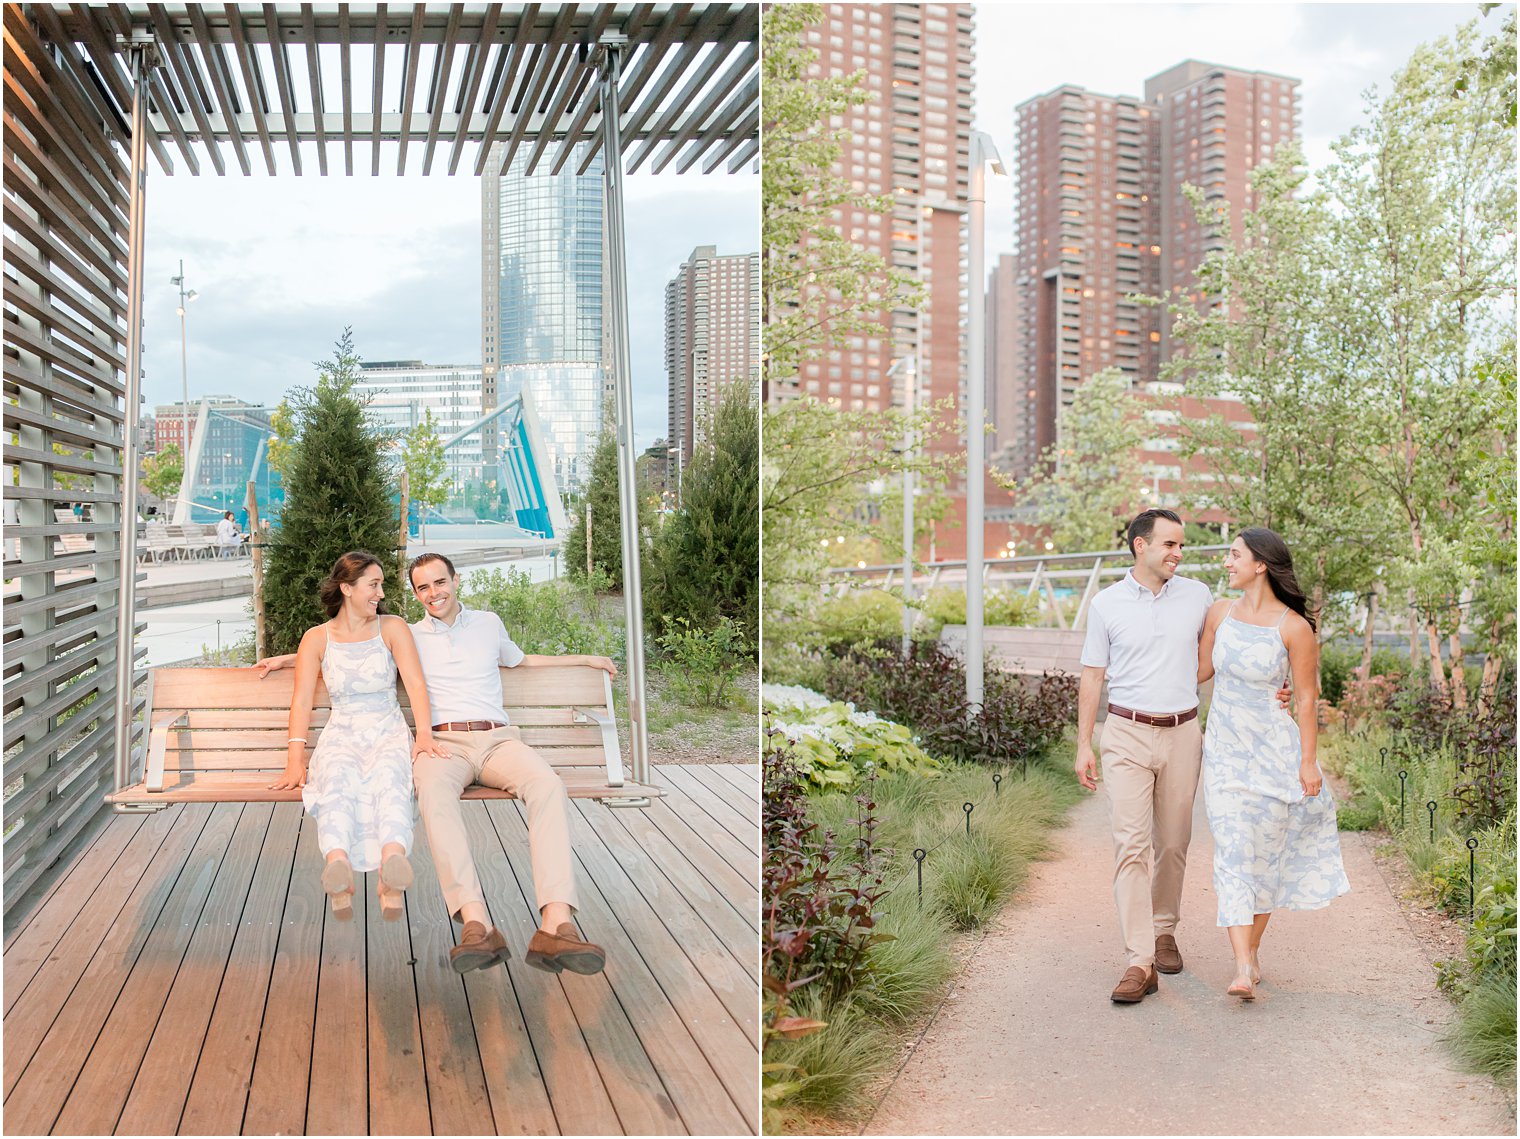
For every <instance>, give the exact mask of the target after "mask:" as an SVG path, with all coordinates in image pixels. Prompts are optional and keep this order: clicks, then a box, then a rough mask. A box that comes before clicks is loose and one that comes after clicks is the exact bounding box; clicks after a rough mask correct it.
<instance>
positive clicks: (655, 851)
mask: <svg viewBox="0 0 1520 1139" xmlns="http://www.w3.org/2000/svg"><path fill="white" fill-rule="evenodd" d="M586 815H587V817H588V818H589V819H590V820H591V821H592V822H593V825H597V826H598V828H599V829H601V828H603V827H605V826H607V824H606V823H598V821H597V820H599V819H601V818H607V819H610V820H611V821H612V822H614V823H616V824H617V825H618V826H619V827H620V828H621V829H622V831H623V833H624V835H625V836H626V840H622V841H619V842H618V843H617V850H618V859H619V861H620V862H622V864H623V865H624V866H625V867H627V868H628V870H629V872H630V873H631V874H636V875H637V877H636V878H635V881H637V882H639V888H640V890H641V891H642V892H643V893H644V896H645V897H646V898H652V897H654V896H656V895H659V896H662V897H663V890H664V889H665V888H666V887H662V886H661V885H660V882H662V881H663V882H665V883H667V884H668V889H670V890H671V891H673V892H674V893H675V894H676V895H678V896H679V897H680V898H681V899H682V900H683V901H684V902H685V904H686V905H687V906H688V907H690V909H691V911H692V912H693V913H695V914H696V915H697V916H698V917H699V918H700V919H701V920H702V922H703V923H704V924H705V925H706V926H707V927H708V929H710V930H711V931H712V933H713V936H714V937H715V938H716V939H717V941H718V943H719V944H721V945H723V946H724V947H725V948H726V949H728V950H729V952H730V953H731V954H733V956H734V959H735V960H736V961H738V962H739V964H740V965H741V966H742V967H743V968H744V969H745V970H746V971H747V972H748V973H749V975H750V979H751V981H752V982H758V980H759V971H760V963H759V958H758V954H757V952H756V949H755V947H756V944H757V942H756V932H757V930H758V929H759V925H758V919H757V917H756V916H755V914H754V913H748V914H746V913H742V912H740V910H739V909H738V907H737V906H736V905H735V904H734V902H733V901H731V900H730V899H729V898H727V897H725V896H724V895H723V893H722V892H721V891H720V890H719V889H718V888H717V887H716V886H714V885H713V884H712V883H711V882H709V881H708V880H707V878H706V877H704V876H703V874H702V872H701V870H699V869H698V868H697V866H696V865H695V864H694V863H693V862H691V861H690V860H689V859H688V858H687V857H686V852H685V851H683V850H682V849H681V848H680V847H678V846H677V845H676V844H675V843H674V842H672V841H671V840H670V838H669V836H667V835H666V834H665V832H664V831H662V830H660V828H659V827H657V826H656V825H655V824H654V822H653V821H652V820H651V819H650V817H649V812H648V811H647V810H645V811H610V812H605V813H598V812H595V811H589V812H586ZM693 845H695V846H703V848H704V849H705V845H704V844H702V843H700V842H696V843H694V844H693ZM709 854H711V852H709ZM711 857H712V858H713V859H714V860H715V861H716V860H717V856H716V855H711ZM725 867H726V864H725ZM730 873H732V871H730ZM651 879H652V881H653V883H654V884H653V886H651V887H648V888H646V886H645V882H646V881H648V880H651ZM758 905H759V901H758V897H757V899H756V902H755V907H752V908H757V907H758ZM655 908H656V909H658V908H659V906H656V907H655ZM752 995H753V994H752Z"/></svg>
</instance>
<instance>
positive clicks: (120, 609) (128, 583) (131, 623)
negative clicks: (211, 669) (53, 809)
mask: <svg viewBox="0 0 1520 1139" xmlns="http://www.w3.org/2000/svg"><path fill="white" fill-rule="evenodd" d="M150 50H151V48H150V47H149V46H147V45H134V46H133V48H132V173H131V178H132V182H131V186H130V188H129V196H128V208H127V377H126V378H127V383H126V388H127V391H126V409H125V414H124V416H123V420H122V452H121V566H120V575H119V578H118V580H117V583H116V716H115V719H116V788H115V789H116V790H117V791H120V790H121V789H122V788H123V787H125V786H127V784H128V783H129V782H131V767H132V688H133V684H132V680H133V672H134V671H135V670H134V668H133V659H134V657H135V655H136V654H135V652H134V649H135V647H136V646H135V643H134V642H135V640H136V626H137V461H138V457H137V450H138V438H137V435H138V430H139V427H138V411H139V405H140V404H141V402H142V327H143V299H142V289H143V281H142V276H143V230H144V228H145V224H146V220H147V219H146V211H147V202H146V193H147V188H148V68H149V66H150V61H149V59H148V52H149V51H150Z"/></svg>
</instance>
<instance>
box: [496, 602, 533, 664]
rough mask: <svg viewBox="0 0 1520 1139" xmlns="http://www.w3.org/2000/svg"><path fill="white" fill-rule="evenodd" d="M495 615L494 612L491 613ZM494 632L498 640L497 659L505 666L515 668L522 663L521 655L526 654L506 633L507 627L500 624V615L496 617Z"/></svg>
mask: <svg viewBox="0 0 1520 1139" xmlns="http://www.w3.org/2000/svg"><path fill="white" fill-rule="evenodd" d="M492 616H495V614H492ZM496 632H497V636H498V638H499V641H500V647H499V652H498V659H499V660H500V661H501V663H502V666H503V667H505V668H516V667H517V666H518V665H520V664H522V662H523V657H524V656H526V655H527V654H526V653H524V652H523V651H522V649H520V648H518V647H517V643H516V642H515V641H513V640H512V638H511V637H510V636H508V635H507V627H506V625H504V624H502V620H501V618H500V617H497V618H496Z"/></svg>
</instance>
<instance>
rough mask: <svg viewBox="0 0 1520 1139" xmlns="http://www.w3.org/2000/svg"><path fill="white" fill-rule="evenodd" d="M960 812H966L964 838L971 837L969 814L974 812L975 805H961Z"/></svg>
mask: <svg viewBox="0 0 1520 1139" xmlns="http://www.w3.org/2000/svg"><path fill="white" fill-rule="evenodd" d="M961 810H963V811H965V812H966V837H967V838H970V837H971V812H972V811H974V810H976V804H975V803H962V804H961Z"/></svg>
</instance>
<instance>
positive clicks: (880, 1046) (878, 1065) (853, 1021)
mask: <svg viewBox="0 0 1520 1139" xmlns="http://www.w3.org/2000/svg"><path fill="white" fill-rule="evenodd" d="M792 1015H793V1016H798V1017H805V1018H808V1019H816V1020H822V1021H824V1022H825V1025H826V1027H824V1028H822V1029H820V1030H819V1031H817V1032H811V1033H808V1034H807V1035H806V1036H803V1037H801V1038H800V1039H797V1040H781V1039H775V1038H773V1039H772V1040H771V1041H770V1042H769V1044H768V1045H767V1046H766V1050H765V1059H766V1062H767V1065H768V1066H769V1065H772V1064H774V1065H778V1066H782V1067H780V1068H779V1069H778V1070H777V1076H778V1079H777V1084H776V1090H775V1091H772V1090H771V1089H770V1088H768V1089H767V1096H768V1098H769V1099H770V1100H771V1101H772V1103H773V1104H776V1105H777V1106H779V1105H780V1104H783V1103H784V1104H785V1105H786V1106H787V1107H791V1108H806V1109H811V1110H813V1111H824V1112H830V1113H836V1114H838V1113H844V1112H848V1111H850V1110H852V1109H854V1108H858V1107H861V1106H862V1105H863V1103H864V1099H863V1094H862V1093H863V1092H864V1091H865V1088H866V1087H867V1085H869V1084H870V1083H871V1081H872V1080H874V1079H876V1078H877V1077H878V1076H880V1075H881V1074H882V1073H883V1072H885V1071H886V1069H887V1067H888V1066H889V1065H890V1064H891V1063H892V1037H891V1034H890V1031H889V1029H888V1027H887V1025H886V1024H884V1023H883V1022H882V1020H881V1019H880V1018H879V1017H876V1016H871V1015H869V1014H867V1013H866V1012H865V1011H864V1010H862V1009H861V1008H860V1007H858V1006H857V1004H856V1003H855V1002H854V1001H853V1000H852V999H849V998H845V999H843V1000H838V1001H834V1002H831V1003H829V1004H827V1005H825V1003H824V1002H823V1000H822V999H821V997H820V995H819V994H818V993H817V992H807V993H806V994H805V995H802V996H799V997H798V998H797V1000H796V1003H795V1004H794V1006H793V1008H792ZM766 1132H767V1133H768V1134H769V1133H772V1128H771V1127H767V1128H766Z"/></svg>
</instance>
